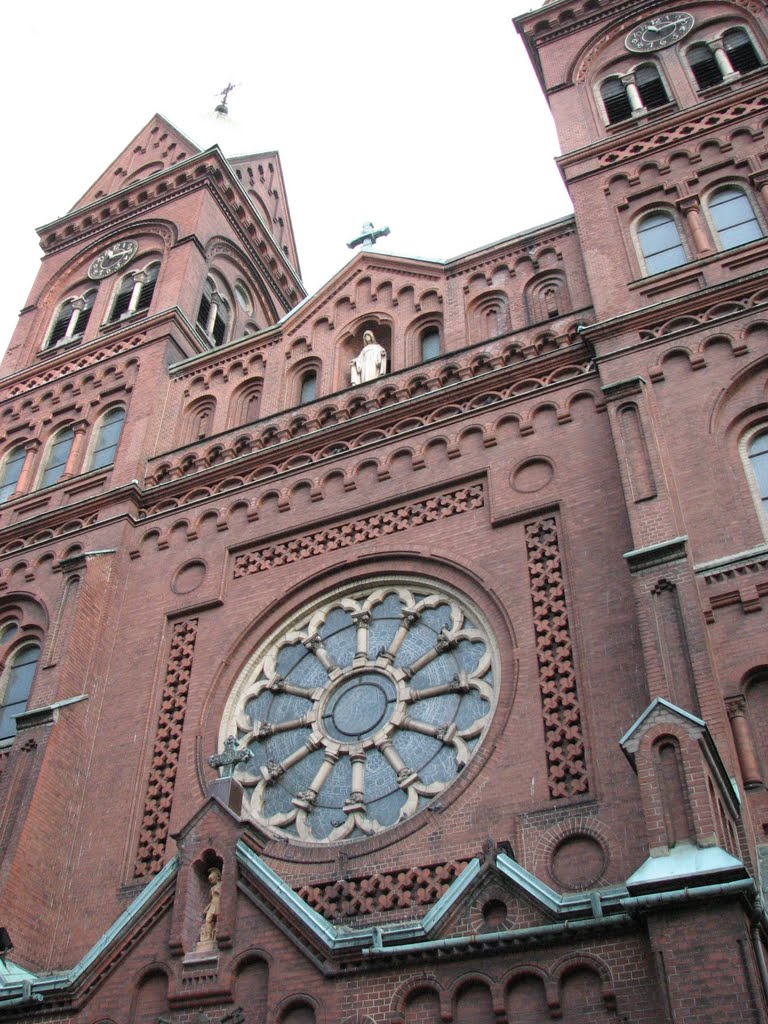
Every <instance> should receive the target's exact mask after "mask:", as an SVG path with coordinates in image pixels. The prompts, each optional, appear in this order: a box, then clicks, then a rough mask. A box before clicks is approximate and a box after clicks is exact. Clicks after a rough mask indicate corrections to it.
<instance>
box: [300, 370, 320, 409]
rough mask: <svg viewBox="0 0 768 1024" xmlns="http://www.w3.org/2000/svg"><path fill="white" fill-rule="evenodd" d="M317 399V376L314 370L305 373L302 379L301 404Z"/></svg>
mask: <svg viewBox="0 0 768 1024" xmlns="http://www.w3.org/2000/svg"><path fill="white" fill-rule="evenodd" d="M316 397H317V374H316V373H315V371H314V370H310V371H309V373H305V374H304V376H303V377H302V378H301V394H300V395H299V401H300V402H312V401H314V400H315V398H316Z"/></svg>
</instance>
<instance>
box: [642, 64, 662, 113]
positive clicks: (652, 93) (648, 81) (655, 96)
mask: <svg viewBox="0 0 768 1024" xmlns="http://www.w3.org/2000/svg"><path fill="white" fill-rule="evenodd" d="M635 84H636V85H637V91H638V92H639V93H640V99H641V100H642V101H643V106H644V107H646V108H647V109H648V110H653V108H654V107H661V106H663V105H664V104H665V103H669V96H667V90H666V89H665V88H664V83H663V82H662V80H661V75H660V74H659V72H658V71H657V70H656V68H653V67H644V68H639V69H638V71H637V72H636V74H635Z"/></svg>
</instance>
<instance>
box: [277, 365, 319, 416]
mask: <svg viewBox="0 0 768 1024" xmlns="http://www.w3.org/2000/svg"><path fill="white" fill-rule="evenodd" d="M322 370H323V364H322V363H321V361H320V360H319V359H318V358H317V357H316V356H310V357H309V358H308V359H302V360H300V361H299V362H298V363H296V365H295V366H294V367H293V369H292V370H291V371H290V373H289V375H288V379H287V381H286V388H287V393H286V404H287V406H288V407H289V408H290V407H291V406H294V405H304V404H306V403H307V402H313V401H314V400H315V398H319V397H320V394H321V384H322Z"/></svg>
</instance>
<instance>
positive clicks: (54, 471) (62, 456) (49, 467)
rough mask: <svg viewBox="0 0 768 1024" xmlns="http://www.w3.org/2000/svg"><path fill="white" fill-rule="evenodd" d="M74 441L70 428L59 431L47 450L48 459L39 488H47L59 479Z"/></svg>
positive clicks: (72, 431) (73, 434) (73, 433)
mask: <svg viewBox="0 0 768 1024" xmlns="http://www.w3.org/2000/svg"><path fill="white" fill-rule="evenodd" d="M74 439H75V432H74V430H73V429H72V427H64V429H63V430H60V431H59V432H58V434H57V435H56V437H55V438H54V439H53V443H52V444H51V447H50V448H49V450H48V459H47V460H46V463H45V469H44V470H43V475H42V477H41V479H40V486H41V487H48V486H50V484H55V483H56V482H57V481H58V480H60V479H61V476H62V474H63V472H64V469H65V467H66V465H67V459H68V458H69V453H70V451H71V450H72V442H73V441H74Z"/></svg>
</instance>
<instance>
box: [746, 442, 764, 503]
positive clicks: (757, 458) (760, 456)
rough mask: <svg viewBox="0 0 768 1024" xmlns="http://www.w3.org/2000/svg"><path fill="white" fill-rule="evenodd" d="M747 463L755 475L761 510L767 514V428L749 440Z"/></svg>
mask: <svg viewBox="0 0 768 1024" xmlns="http://www.w3.org/2000/svg"><path fill="white" fill-rule="evenodd" d="M749 465H750V469H751V470H752V473H753V474H754V477H755V483H756V484H757V491H758V494H759V495H760V501H761V503H762V506H763V512H765V514H766V516H768V430H764V431H763V432H762V433H761V434H757V435H756V436H755V437H753V438H752V440H751V441H750V444H749Z"/></svg>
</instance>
